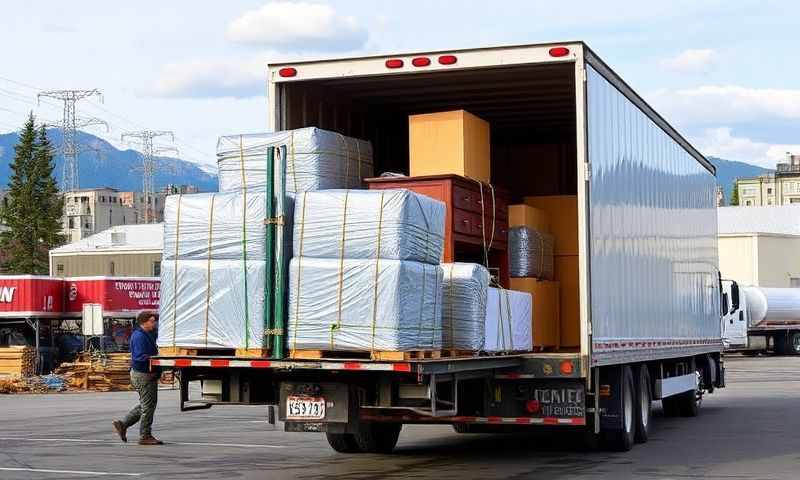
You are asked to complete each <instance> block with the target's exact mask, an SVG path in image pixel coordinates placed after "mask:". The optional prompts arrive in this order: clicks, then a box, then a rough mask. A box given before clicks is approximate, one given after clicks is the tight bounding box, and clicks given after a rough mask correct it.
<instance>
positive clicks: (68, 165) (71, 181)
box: [36, 88, 108, 192]
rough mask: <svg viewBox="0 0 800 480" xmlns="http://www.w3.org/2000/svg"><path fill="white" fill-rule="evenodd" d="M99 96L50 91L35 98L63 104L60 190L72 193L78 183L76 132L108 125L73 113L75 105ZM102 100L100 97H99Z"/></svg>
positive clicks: (76, 91) (90, 91)
mask: <svg viewBox="0 0 800 480" xmlns="http://www.w3.org/2000/svg"><path fill="white" fill-rule="evenodd" d="M94 95H97V96H101V93H100V91H99V90H97V89H96V88H95V89H92V90H50V91H45V92H39V93H38V94H37V95H36V98H37V99H39V98H42V97H50V98H55V99H58V100H61V101H62V102H63V103H64V114H63V116H62V120H61V125H59V128H60V130H61V136H62V146H61V153H62V155H63V156H64V167H63V176H62V190H63V191H64V192H72V191H75V190H77V189H78V187H79V185H80V182H79V177H78V149H79V146H78V143H77V133H76V132H77V130H78V129H79V128H85V127H88V126H90V125H105V126H106V128H108V123H106V122H105V121H104V120H101V119H99V118H93V117H92V118H78V116H77V115H76V113H75V104H76V103H78V101H79V100H82V99H84V98H87V97H91V96H94ZM101 98H102V96H101Z"/></svg>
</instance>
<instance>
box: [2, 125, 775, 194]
mask: <svg viewBox="0 0 800 480" xmlns="http://www.w3.org/2000/svg"><path fill="white" fill-rule="evenodd" d="M48 136H49V138H50V140H51V142H52V143H53V145H55V146H58V145H60V144H61V132H60V131H58V130H56V129H48ZM77 139H78V142H79V143H80V144H82V145H87V146H90V147H91V150H86V151H84V152H83V153H81V154H80V155H79V156H78V167H79V177H80V186H81V187H82V188H92V187H112V188H116V189H118V190H121V191H131V190H133V191H140V190H141V189H142V174H141V163H142V159H141V155H140V154H139V153H138V152H137V151H135V150H119V149H118V148H116V147H114V146H113V145H111V144H110V143H108V142H107V141H105V140H103V139H102V138H99V137H96V136H94V135H92V134H89V133H86V132H78V134H77ZM16 143H17V134H16V133H6V134H0V186H4V185H6V184H7V183H8V179H9V177H10V175H11V170H10V168H9V164H10V163H11V161H12V160H13V158H14V145H16ZM708 159H709V161H711V163H713V164H714V166H716V167H717V184H718V185H719V186H721V187H722V188H723V191H724V192H725V198H726V200H727V201H729V200H730V195H731V192H732V187H733V182H734V181H735V180H736V179H737V178H742V177H755V176H758V175H762V174H765V173H769V172H771V170H769V169H766V168H763V167H759V166H756V165H751V164H749V163H745V162H739V161H734V160H725V159H723V158H717V157H708ZM55 161H56V168H55V170H54V172H53V173H54V174H55V176H56V180H57V181H58V182H61V175H62V165H63V161H64V159H63V157H62V156H61V155H56V157H55ZM156 167H157V168H156V174H155V187H156V189H160V188H161V187H163V186H164V185H166V184H169V183H173V184H191V185H196V186H197V187H198V188H199V189H200V191H202V192H213V191H216V190H217V185H218V183H217V175H216V173H215V172H214V167H213V166H209V165H199V164H197V163H193V162H187V161H185V160H180V159H178V158H172V157H157V159H156ZM0 188H2V187H0Z"/></svg>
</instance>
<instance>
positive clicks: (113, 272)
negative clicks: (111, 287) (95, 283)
mask: <svg viewBox="0 0 800 480" xmlns="http://www.w3.org/2000/svg"><path fill="white" fill-rule="evenodd" d="M108 274H109V275H116V269H115V268H114V262H108Z"/></svg>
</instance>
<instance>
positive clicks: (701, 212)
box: [151, 41, 725, 453]
mask: <svg viewBox="0 0 800 480" xmlns="http://www.w3.org/2000/svg"><path fill="white" fill-rule="evenodd" d="M462 109H463V110H466V111H469V112H471V113H472V114H474V115H477V116H479V117H480V118H482V119H484V120H486V121H487V122H489V124H490V125H491V140H490V141H491V151H492V155H491V181H492V183H493V184H496V185H499V186H502V187H503V188H505V189H506V190H508V192H509V193H510V195H511V198H512V200H514V201H518V202H519V201H521V199H522V198H524V197H528V196H537V195H571V196H574V197H575V198H576V204H577V205H576V208H577V216H576V221H574V222H573V223H574V224H570V225H568V226H567V228H570V229H574V232H575V236H576V238H577V245H576V252H575V253H577V255H576V257H577V258H576V260H577V264H578V266H577V272H578V273H577V278H576V279H575V281H574V284H573V285H568V284H566V283H565V284H564V285H563V286H562V294H564V295H574V297H575V299H576V300H575V302H576V312H575V315H574V318H573V317H568V316H566V317H564V318H562V322H563V323H566V324H565V325H562V327H561V328H562V330H563V329H567V331H571V332H574V342H573V343H572V344H563V343H562V344H561V345H560V346H558V347H556V348H552V349H549V350H548V351H541V352H531V353H522V354H508V355H477V354H476V355H474V356H467V357H442V358H418V359H404V360H400V361H382V360H379V361H371V360H363V359H360V358H358V357H357V356H355V355H354V356H353V357H352V358H348V357H347V356H346V355H345V356H344V358H330V359H328V358H321V359H307V360H304V359H296V358H287V357H283V358H279V357H276V358H244V357H236V356H228V355H215V354H213V352H206V353H208V354H205V355H204V354H203V352H198V355H178V354H176V355H171V356H158V357H154V358H153V359H152V360H151V363H152V366H153V368H160V369H171V370H175V371H177V372H178V373H179V376H180V380H181V389H180V390H181V397H180V406H181V409H182V410H188V409H193V408H208V407H210V406H212V405H215V404H220V403H222V404H263V405H270V406H277V410H278V417H279V419H280V420H282V421H283V422H284V426H285V427H284V428H285V430H287V431H292V432H324V433H325V434H326V436H327V439H328V442H329V444H330V445H331V447H332V448H333V449H334V450H336V451H338V452H347V453H359V452H390V451H392V449H393V448H394V446H395V444H396V442H397V439H398V435H399V433H400V431H401V428H402V426H403V425H404V424H450V425H452V426H453V428H454V429H455V430H456V431H457V432H483V431H486V432H501V431H508V430H517V429H537V428H542V427H544V426H547V427H551V428H561V429H565V430H576V431H581V432H583V433H584V434H585V438H586V439H587V441H588V442H590V443H594V442H595V441H600V442H602V444H603V445H605V446H607V447H608V448H611V449H615V450H620V451H625V450H629V449H630V448H632V446H633V445H634V443H635V442H646V441H647V439H648V434H649V431H650V428H651V422H650V418H651V410H652V404H653V402H654V401H660V402H661V404H662V406H663V409H664V412H665V414H666V415H669V416H687V417H692V416H695V415H697V413H698V407H699V406H700V403H701V400H702V397H703V395H704V394H706V393H711V392H713V391H714V390H715V389H716V388H719V387H723V386H724V384H725V381H724V379H725V374H724V373H725V370H724V366H723V360H722V356H721V353H722V350H723V343H722V339H721V297H720V289H721V287H720V278H719V272H718V260H717V217H716V204H715V168H714V166H713V165H712V164H711V163H709V161H708V160H706V159H705V158H704V157H703V155H701V154H700V153H699V152H698V151H697V150H696V149H695V148H694V147H692V145H690V144H689V142H687V141H686V140H685V139H684V138H683V137H682V136H681V135H680V134H679V133H678V132H677V131H676V130H675V129H674V128H673V127H672V126H670V124H669V123H668V122H667V121H666V120H665V119H664V118H662V117H661V116H660V115H659V114H658V113H657V112H656V111H655V110H654V109H653V108H652V107H651V106H650V105H649V104H648V103H647V102H645V101H644V100H643V99H642V98H641V97H640V96H639V95H638V94H637V93H636V92H634V90H633V89H632V88H631V87H630V86H629V85H628V84H626V83H625V82H624V81H623V80H622V79H621V78H620V77H619V76H618V75H617V74H616V73H614V71H613V70H612V69H611V68H610V67H609V66H608V65H607V64H606V63H604V62H603V61H602V60H601V59H600V58H599V57H598V56H597V55H596V54H595V53H594V52H593V51H592V50H591V49H590V48H589V47H588V46H587V45H586V44H585V43H583V42H579V41H575V42H564V43H552V44H536V45H521V46H508V47H496V48H479V49H468V50H448V51H438V52H419V53H408V54H393V55H379V56H369V57H359V58H347V59H338V60H322V61H301V62H286V63H280V64H274V65H269V66H268V112H267V114H268V117H267V118H268V123H269V127H270V129H271V130H274V131H278V130H290V129H296V128H301V127H307V126H316V127H319V128H323V129H326V130H332V131H336V132H339V133H341V134H343V135H347V136H350V137H356V138H362V139H366V140H369V141H371V142H372V145H373V151H374V164H375V172H376V173H380V172H400V173H405V174H407V173H408V172H409V163H408V157H409V127H408V117H409V115H414V114H420V113H432V112H440V111H451V110H462ZM288 147H289V152H291V147H290V146H288ZM289 154H290V153H289ZM282 261H283V260H281V259H275V262H276V267H277V266H278V265H277V264H278V263H280V262H282ZM533 315H534V322H535V318H536V312H534V314H533ZM198 380H199V381H202V382H204V384H205V385H213V386H214V387H213V388H214V392H213V393H214V394H213V395H211V394H210V392H211V389H210V388H206V389H205V390H206V392H207V395H205V396H204V397H201V398H192V397H190V395H189V393H190V389H189V384H190V383H191V382H194V381H198Z"/></svg>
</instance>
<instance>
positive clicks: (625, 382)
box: [601, 365, 637, 452]
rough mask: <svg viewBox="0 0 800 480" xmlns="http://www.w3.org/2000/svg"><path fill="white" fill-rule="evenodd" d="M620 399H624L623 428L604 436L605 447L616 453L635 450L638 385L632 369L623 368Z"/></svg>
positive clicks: (625, 366) (608, 432)
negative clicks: (634, 379)
mask: <svg viewBox="0 0 800 480" xmlns="http://www.w3.org/2000/svg"><path fill="white" fill-rule="evenodd" d="M619 393H620V397H621V398H622V410H621V411H620V416H621V417H622V428H621V429H615V430H606V431H604V432H601V433H602V435H603V445H604V446H605V448H606V449H608V450H611V451H614V452H627V451H628V450H630V449H631V448H633V444H634V442H635V441H636V404H637V402H636V385H635V383H634V381H633V373H632V372H631V367H630V366H628V365H624V366H623V367H622V383H620V392H619Z"/></svg>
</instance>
